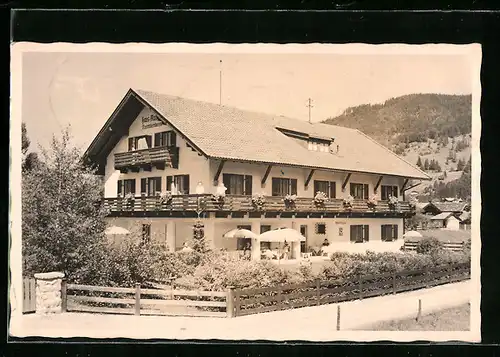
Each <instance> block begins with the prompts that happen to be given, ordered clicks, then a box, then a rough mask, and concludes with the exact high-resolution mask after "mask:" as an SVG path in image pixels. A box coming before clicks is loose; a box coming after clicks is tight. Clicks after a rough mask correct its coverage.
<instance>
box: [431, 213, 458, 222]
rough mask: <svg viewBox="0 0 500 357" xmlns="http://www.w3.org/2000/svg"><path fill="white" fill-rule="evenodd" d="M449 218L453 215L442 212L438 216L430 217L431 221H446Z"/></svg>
mask: <svg viewBox="0 0 500 357" xmlns="http://www.w3.org/2000/svg"><path fill="white" fill-rule="evenodd" d="M450 216H453V213H451V212H442V213H440V214H437V215H435V216H432V217H431V219H432V220H442V219H448V218H449V217H450Z"/></svg>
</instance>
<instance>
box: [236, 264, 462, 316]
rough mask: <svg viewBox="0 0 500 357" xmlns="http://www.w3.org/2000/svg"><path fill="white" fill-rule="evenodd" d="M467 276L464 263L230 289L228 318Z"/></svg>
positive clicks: (386, 292)
mask: <svg viewBox="0 0 500 357" xmlns="http://www.w3.org/2000/svg"><path fill="white" fill-rule="evenodd" d="M469 278H470V266H469V265H468V264H457V265H449V266H444V267H436V268H434V269H431V270H416V271H406V272H401V273H398V274H394V273H387V274H381V275H374V276H364V277H359V278H358V279H350V280H334V281H319V280H317V281H315V282H313V283H305V284H293V285H283V286H279V287H269V288H259V289H230V292H229V297H228V307H227V313H228V316H229V317H236V316H244V315H251V314H258V313H263V312H270V311H280V310H285V309H293V308H299V307H306V306H318V305H324V304H332V303H339V302H343V301H349V300H357V299H363V298H368V297H375V296H381V295H387V294H396V293H398V292H404V291H411V290H416V289H421V288H428V287H432V286H437V285H441V284H447V283H452V282H457V281H462V280H466V279H469Z"/></svg>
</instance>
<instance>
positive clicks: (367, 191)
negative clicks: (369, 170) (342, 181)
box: [349, 182, 370, 200]
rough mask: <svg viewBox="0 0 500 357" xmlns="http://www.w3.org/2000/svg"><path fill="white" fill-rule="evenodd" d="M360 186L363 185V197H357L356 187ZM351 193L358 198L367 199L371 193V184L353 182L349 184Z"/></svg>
mask: <svg viewBox="0 0 500 357" xmlns="http://www.w3.org/2000/svg"><path fill="white" fill-rule="evenodd" d="M359 186H362V189H363V197H357V195H356V194H355V191H356V187H358V188H359ZM353 192H354V194H353ZM349 193H350V195H351V196H352V197H353V198H354V199H357V200H367V199H368V197H369V195H370V186H369V185H368V184H367V183H357V182H351V183H350V185H349Z"/></svg>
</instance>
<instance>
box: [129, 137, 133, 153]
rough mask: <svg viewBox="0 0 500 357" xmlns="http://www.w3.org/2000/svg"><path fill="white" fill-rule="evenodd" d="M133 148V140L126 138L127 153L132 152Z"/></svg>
mask: <svg viewBox="0 0 500 357" xmlns="http://www.w3.org/2000/svg"><path fill="white" fill-rule="evenodd" d="M133 147H134V138H128V151H132V148H133Z"/></svg>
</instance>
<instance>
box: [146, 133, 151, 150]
mask: <svg viewBox="0 0 500 357" xmlns="http://www.w3.org/2000/svg"><path fill="white" fill-rule="evenodd" d="M146 144H147V145H148V148H151V135H146Z"/></svg>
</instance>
